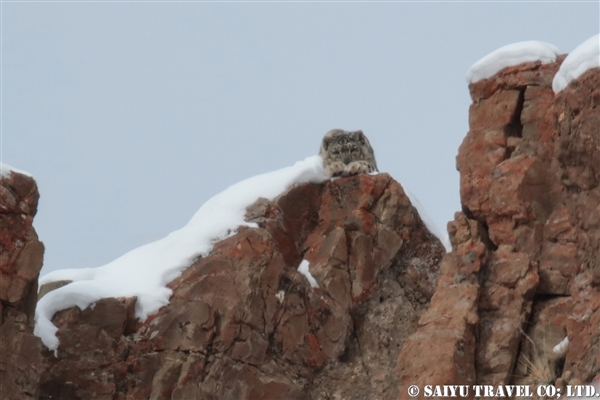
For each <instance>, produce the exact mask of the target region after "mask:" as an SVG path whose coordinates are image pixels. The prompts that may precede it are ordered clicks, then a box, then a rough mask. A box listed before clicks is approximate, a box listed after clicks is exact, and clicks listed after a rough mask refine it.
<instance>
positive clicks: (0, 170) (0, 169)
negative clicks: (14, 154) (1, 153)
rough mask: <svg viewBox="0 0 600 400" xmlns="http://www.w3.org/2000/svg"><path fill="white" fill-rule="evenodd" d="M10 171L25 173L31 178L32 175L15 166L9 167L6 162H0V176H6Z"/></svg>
mask: <svg viewBox="0 0 600 400" xmlns="http://www.w3.org/2000/svg"><path fill="white" fill-rule="evenodd" d="M11 172H16V173H19V174H23V175H27V176H29V177H32V178H33V176H31V174H30V173H29V172H25V171H22V170H20V169H17V168H15V167H11V166H10V165H8V164H6V163H3V162H0V177H8V176H10V173H11Z"/></svg>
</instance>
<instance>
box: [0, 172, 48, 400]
mask: <svg viewBox="0 0 600 400" xmlns="http://www.w3.org/2000/svg"><path fill="white" fill-rule="evenodd" d="M38 199H39V194H38V190H37V185H36V183H35V181H34V180H33V178H31V177H29V176H26V175H23V174H18V173H15V172H10V173H9V175H8V176H0V314H1V316H2V317H1V323H0V394H2V396H1V397H2V398H10V399H14V400H20V399H37V398H38V393H39V388H38V382H39V380H40V375H41V373H42V355H41V350H42V342H41V340H40V339H39V338H38V337H36V336H33V325H34V320H33V318H34V311H35V303H36V301H37V279H38V275H39V273H40V269H41V268H42V258H43V255H44V245H43V244H42V243H41V242H40V241H39V240H38V237H37V234H36V232H35V229H34V228H33V226H32V222H33V217H34V216H35V214H36V211H37V204H38ZM8 394H10V397H5V396H7V395H8Z"/></svg>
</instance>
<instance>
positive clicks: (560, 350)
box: [552, 336, 569, 356]
mask: <svg viewBox="0 0 600 400" xmlns="http://www.w3.org/2000/svg"><path fill="white" fill-rule="evenodd" d="M567 347H569V337H568V336H565V338H564V339H563V340H561V341H560V343H559V344H557V345H556V346H554V348H553V349H552V351H553V352H554V353H556V354H558V355H560V356H564V355H565V354H566V353H567Z"/></svg>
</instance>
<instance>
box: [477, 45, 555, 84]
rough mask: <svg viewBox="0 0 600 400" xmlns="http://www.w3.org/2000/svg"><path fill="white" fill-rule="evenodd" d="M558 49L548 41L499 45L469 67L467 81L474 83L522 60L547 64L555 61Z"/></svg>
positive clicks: (520, 62) (522, 61)
mask: <svg viewBox="0 0 600 400" xmlns="http://www.w3.org/2000/svg"><path fill="white" fill-rule="evenodd" d="M558 54H560V50H558V48H557V47H556V46H554V45H552V44H550V43H545V42H539V41H536V40H529V41H526V42H518V43H513V44H509V45H507V46H503V47H500V48H499V49H497V50H495V51H493V52H491V53H490V54H488V55H487V56H485V57H483V58H482V59H481V60H479V61H477V62H476V63H475V64H473V65H472V66H471V68H469V70H468V71H467V82H469V83H475V82H477V81H480V80H482V79H488V78H491V77H492V76H494V75H496V74H497V73H498V72H500V71H502V70H503V69H504V68H506V67H512V66H515V65H519V64H522V63H524V62H531V61H538V60H539V61H541V62H542V64H548V63H551V62H554V61H556V56H558Z"/></svg>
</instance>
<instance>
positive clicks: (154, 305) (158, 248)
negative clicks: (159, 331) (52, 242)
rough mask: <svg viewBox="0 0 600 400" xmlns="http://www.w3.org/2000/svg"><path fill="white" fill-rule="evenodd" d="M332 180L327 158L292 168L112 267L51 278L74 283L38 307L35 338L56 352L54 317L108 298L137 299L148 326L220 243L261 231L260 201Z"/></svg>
mask: <svg viewBox="0 0 600 400" xmlns="http://www.w3.org/2000/svg"><path fill="white" fill-rule="evenodd" d="M326 179H327V176H326V174H325V171H324V169H323V161H322V159H321V157H319V156H312V157H308V158H306V159H305V160H303V161H299V162H297V163H296V164H294V165H293V166H291V167H287V168H283V169H280V170H277V171H274V172H270V173H266V174H262V175H258V176H255V177H253V178H249V179H246V180H244V181H242V182H239V183H237V184H235V185H233V186H231V187H229V188H228V189H226V190H224V191H223V192H221V193H219V194H218V195H216V196H214V197H212V198H211V199H209V200H208V201H207V202H206V203H204V205H202V207H200V209H199V210H198V211H197V212H196V214H195V215H194V216H193V217H192V219H191V220H190V222H189V223H188V224H187V225H186V226H184V227H183V228H181V229H179V230H177V231H175V232H172V233H171V234H169V235H168V236H167V237H165V238H163V239H160V240H158V241H156V242H152V243H149V244H146V245H144V246H141V247H138V248H137V249H134V250H132V251H130V252H129V253H126V254H125V255H123V256H121V257H119V258H117V259H116V260H114V261H113V262H111V263H109V264H106V265H104V266H101V267H98V268H84V269H65V270H58V271H53V272H50V273H49V274H47V275H45V276H43V277H42V278H41V279H40V280H39V284H40V286H41V285H43V284H45V283H48V282H54V281H59V280H71V281H73V282H72V283H70V284H68V285H66V286H63V287H61V288H59V289H56V290H53V291H51V292H49V293H48V294H46V295H45V296H44V297H43V298H42V299H41V300H40V301H39V302H38V304H37V308H36V312H35V319H36V325H35V330H34V334H35V335H37V336H39V337H40V338H41V339H42V342H43V343H44V345H46V347H48V348H49V349H50V350H55V352H56V349H57V348H58V344H59V341H58V338H57V337H56V331H57V328H56V327H55V326H54V325H53V324H52V322H51V320H52V316H53V315H54V313H56V312H57V311H60V310H64V309H67V308H70V307H73V306H77V307H79V308H80V309H82V310H83V309H85V308H87V307H89V306H90V305H91V304H93V303H95V302H96V301H98V300H100V299H101V298H104V297H133V296H137V297H138V300H137V304H136V310H135V312H136V316H137V317H138V318H140V319H141V320H145V319H146V318H147V317H148V316H149V315H151V314H153V313H155V312H157V311H158V309H160V308H161V307H162V306H164V305H166V304H168V302H169V298H170V296H171V289H169V288H167V287H166V285H167V284H168V283H169V282H170V281H172V280H173V279H175V278H176V277H177V276H179V275H180V274H181V272H182V271H183V270H185V269H186V268H187V267H188V266H190V265H191V264H192V263H193V261H194V260H195V259H196V258H197V257H198V256H205V255H207V254H208V253H209V252H210V251H211V250H212V248H213V244H214V243H215V242H217V241H219V240H221V239H224V238H226V237H228V236H230V235H232V234H234V233H235V231H236V229H237V228H238V227H239V226H252V227H255V226H257V225H256V224H254V223H248V222H246V221H244V215H245V213H246V207H248V206H249V205H251V204H252V203H253V202H254V201H256V199H258V198H259V197H264V198H267V199H269V200H272V199H274V198H275V197H277V196H278V195H279V194H281V193H282V192H284V191H285V190H286V189H287V188H289V187H290V186H293V185H295V184H300V183H305V182H322V181H324V180H326Z"/></svg>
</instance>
